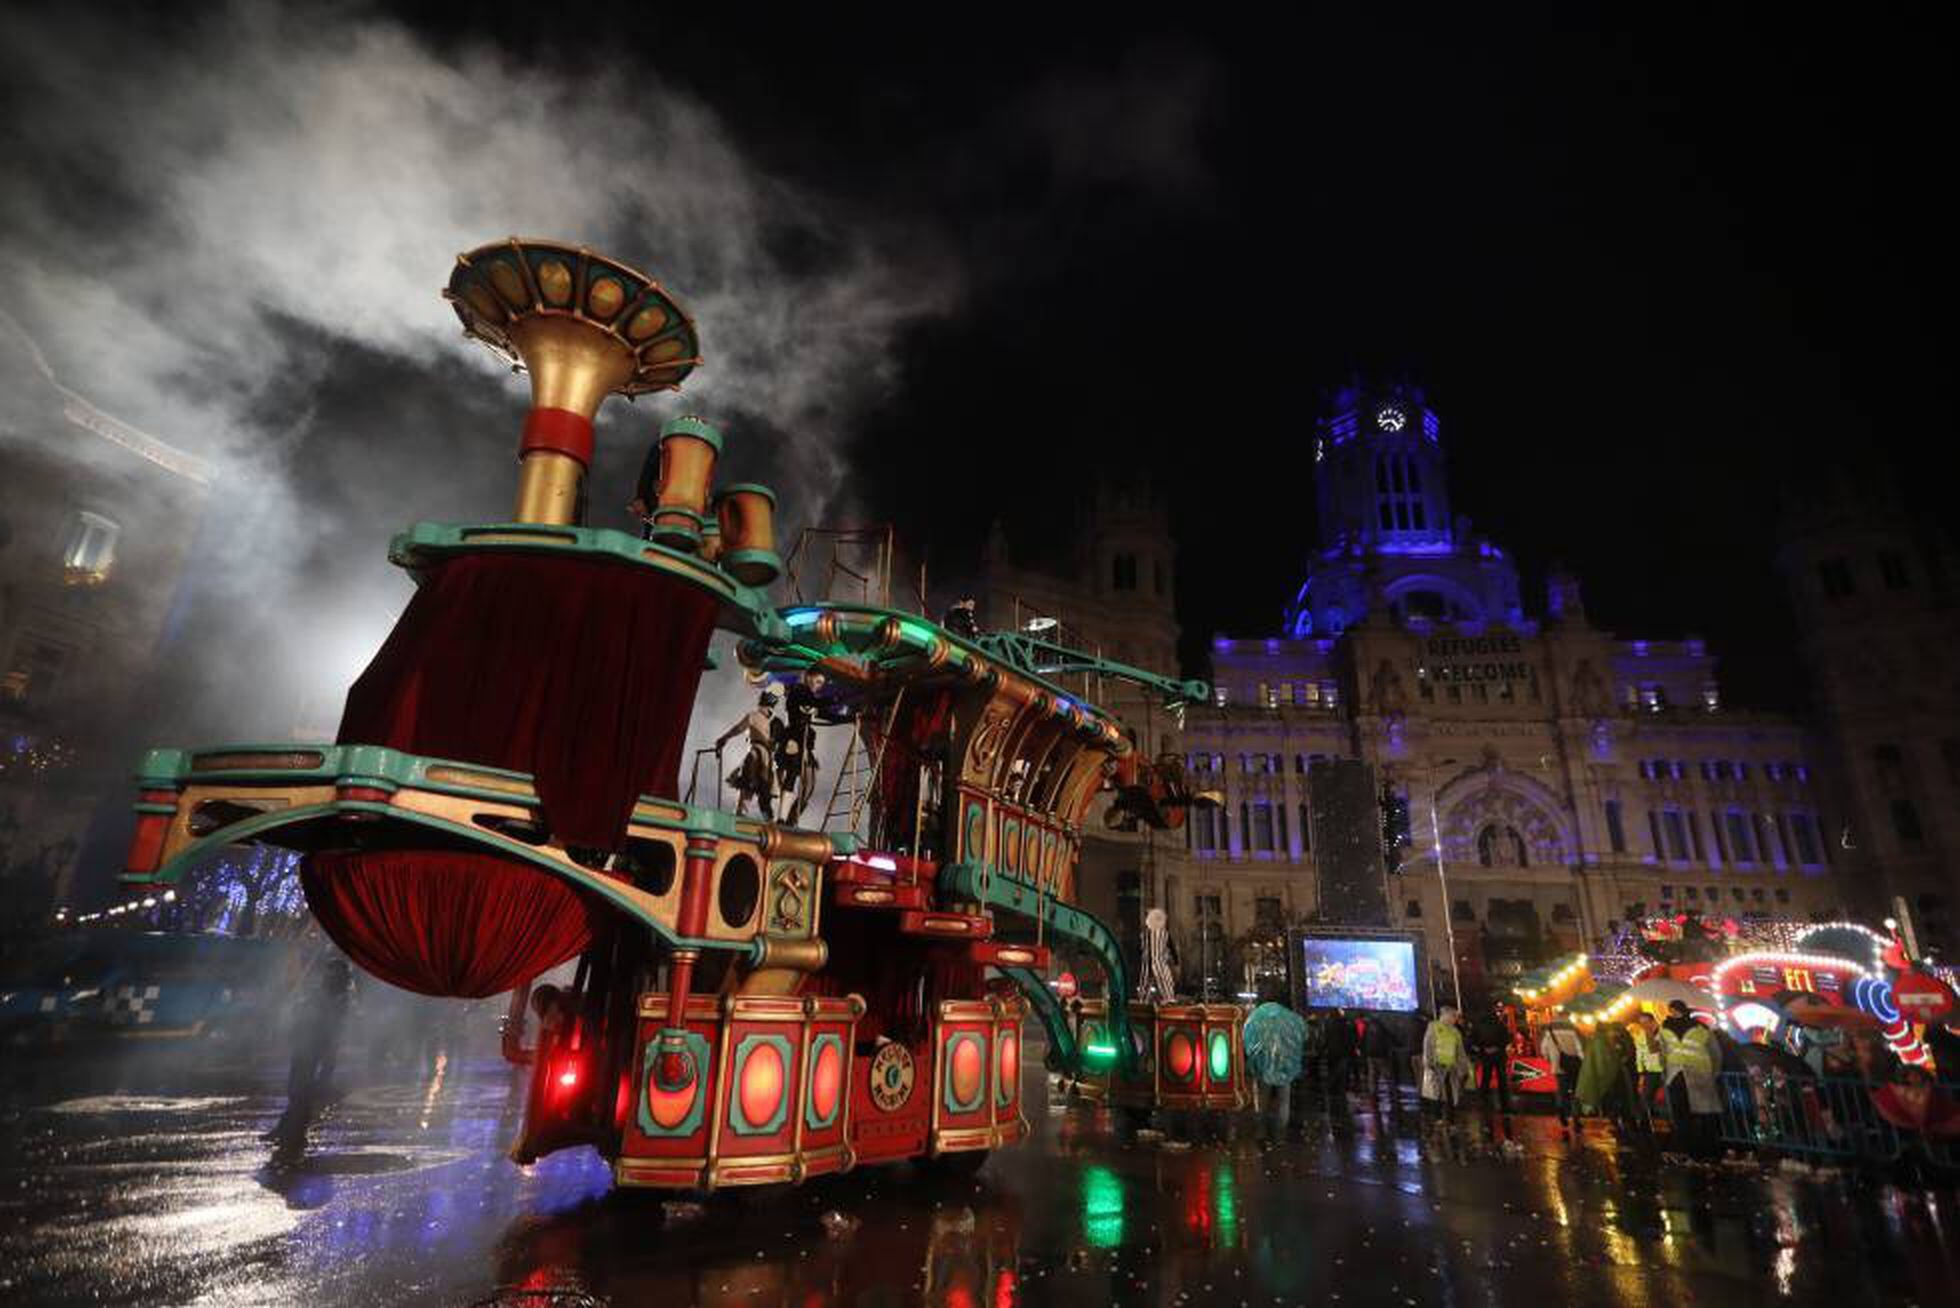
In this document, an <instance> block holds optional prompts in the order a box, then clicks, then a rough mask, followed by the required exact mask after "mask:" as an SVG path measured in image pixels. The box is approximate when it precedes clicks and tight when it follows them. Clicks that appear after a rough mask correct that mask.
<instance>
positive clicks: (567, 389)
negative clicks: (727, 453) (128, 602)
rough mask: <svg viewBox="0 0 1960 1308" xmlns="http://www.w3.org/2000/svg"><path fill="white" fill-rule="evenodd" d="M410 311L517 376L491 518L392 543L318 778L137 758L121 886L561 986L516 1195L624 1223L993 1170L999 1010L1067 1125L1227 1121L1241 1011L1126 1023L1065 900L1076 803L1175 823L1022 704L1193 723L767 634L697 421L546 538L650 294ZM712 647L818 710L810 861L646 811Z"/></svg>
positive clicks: (816, 610)
mask: <svg viewBox="0 0 1960 1308" xmlns="http://www.w3.org/2000/svg"><path fill="white" fill-rule="evenodd" d="M444 295H445V298H446V299H448V300H449V301H450V303H451V304H452V305H453V307H454V308H455V311H456V313H457V315H458V317H459V318H460V319H461V321H462V325H463V330H464V332H465V333H466V334H467V335H469V336H471V337H473V338H475V339H477V340H479V341H481V342H483V343H485V344H486V345H488V346H489V347H491V348H492V349H493V350H494V351H496V352H497V353H498V354H500V355H502V356H504V357H505V358H506V359H507V360H509V361H510V362H511V363H512V364H514V365H516V366H518V367H521V368H522V369H524V370H526V371H528V373H529V374H530V378H531V386H532V407H531V409H530V412H529V415H528V416H527V418H526V420H525V423H524V428H523V437H522V441H521V444H520V446H519V471H518V490H517V500H516V509H515V512H514V514H513V517H512V520H511V521H507V522H497V523H486V524H465V525H455V524H437V523H418V524H416V525H414V526H413V527H411V528H409V529H408V530H407V531H406V532H404V533H402V534H400V535H398V536H397V537H396V538H395V540H394V542H393V544H392V546H391V548H390V552H389V557H390V560H391V561H392V562H393V563H394V564H396V565H397V566H399V567H401V568H404V569H406V570H407V571H408V573H409V574H410V575H411V577H412V578H413V579H414V581H415V583H416V591H415V594H414V596H413V598H412V599H411V600H410V602H409V604H408V606H407V608H406V609H405V610H404V612H403V613H402V615H401V617H400V618H399V620H398V621H397V622H396V624H395V627H394V629H393V631H392V632H391V634H390V635H389V636H388V638H387V640H386V642H385V643H384V644H383V645H382V647H381V649H380V650H379V652H378V653H377V654H376V655H375V657H374V659H373V661H372V662H371V663H370V664H369V665H368V667H367V669H366V670H365V671H364V672H363V673H362V674H361V676H360V678H359V679H358V680H357V681H356V682H355V683H354V685H353V686H352V687H351V689H350V690H349V692H348V696H347V703H346V710H345V714H344V716H343V718H342V721H341V725H340V731H339V738H338V739H337V740H336V741H334V742H333V743H330V744H329V743H321V744H276V745H266V744H242V745H221V746H215V747H210V748H202V749H186V750H176V749H163V750H156V751H152V752H151V753H150V754H149V755H148V756H147V757H146V758H145V760H144V763H143V766H142V770H141V773H140V775H139V778H138V786H139V802H138V804H137V806H136V808H137V813H138V827H137V832H136V835H135V838H134V841H133V844H132V849H131V854H130V857H129V863H128V868H127V871H126V873H125V879H126V880H127V881H129V882H132V883H136V884H141V885H168V884H171V883H174V882H175V881H177V880H178V879H179V878H180V877H181V876H183V874H184V873H185V872H186V871H187V870H189V869H190V868H191V867H193V866H194V865H196V864H197V863H198V862H199V861H200V860H201V859H203V858H205V857H207V856H209V855H210V854H212V853H214V852H216V851H218V850H220V849H222V848H224V847H227V846H231V845H236V844H239V843H250V842H260V843H269V844H274V845H278V846H281V847H284V848H289V849H292V850H296V851H299V852H300V853H301V854H302V855H303V860H302V863H301V878H302V882H303V885H304V888H305V891H306V896H307V901H308V903H309V905H310V907H311V909H312V911H313V914H314V916H315V918H316V919H317V920H318V922H319V924H320V925H321V927H322V929H323V930H324V931H325V932H326V933H327V934H328V935H329V936H330V937H331V938H332V939H333V941H334V942H335V943H336V944H337V945H338V946H339V947H340V948H341V949H342V950H344V951H345V953H346V954H347V955H348V957H349V958H351V959H352V960H353V961H354V962H355V963H357V964H358V965H359V966H361V967H362V968H364V969H366V970H367V971H368V972H370V973H372V974H373V975H374V976H376V977H379V978H380V979H382V980H384V981H387V982H389V983H391V984H393V985H396V986H399V987H402V988H404V989H407V990H411V991H416V992H419V993H422V994H426V995H435V996H451V997H459V998H462V997H484V996H490V995H497V994H503V993H506V992H513V993H516V994H517V995H519V996H522V995H523V994H524V992H525V990H526V989H527V987H529V985H530V984H531V983H532V982H533V981H534V980H535V979H536V978H538V977H539V976H540V975H541V974H543V973H545V972H547V971H549V970H551V969H553V968H556V967H559V966H560V965H561V964H565V963H567V962H569V961H571V960H576V969H575V979H574V980H573V982H572V983H571V985H570V986H569V987H567V988H566V989H565V991H564V999H563V1002H562V1008H561V1009H559V1010H557V1012H556V1013H555V1014H554V1019H555V1020H554V1019H547V1021H546V1022H545V1023H544V1027H545V1029H544V1032H543V1033H542V1034H541V1035H540V1037H539V1040H538V1046H537V1049H536V1052H535V1054H534V1055H532V1056H531V1057H532V1061H533V1075H532V1079H531V1090H530V1099H529V1102H528V1105H527V1112H526V1118H525V1125H524V1129H523V1135H522V1137H521V1138H520V1140H519V1141H518V1142H517V1144H516V1147H515V1149H514V1150H513V1155H514V1156H515V1157H517V1158H518V1159H519V1160H520V1161H528V1160H529V1159H531V1158H534V1157H536V1156H538V1155H540V1154H543V1153H547V1152H550V1151H551V1150H553V1149H558V1148H563V1147H568V1146H573V1145H592V1146H594V1147H596V1148H597V1149H598V1150H599V1152H600V1153H601V1154H603V1155H604V1156H606V1157H607V1158H609V1159H610V1160H611V1162H612V1167H613V1174H614V1177H615V1180H616V1182H617V1183H618V1184H619V1185H622V1186H655V1187H682V1188H696V1187H706V1188H712V1187H716V1186H729V1185H753V1184H769V1183H780V1182H794V1181H800V1180H802V1179H804V1178H806V1177H809V1176H815V1175H819V1174H823V1173H828V1172H839V1171H844V1170H848V1169H850V1168H852V1167H855V1166H857V1165H859V1164H861V1163H872V1162H885V1161H895V1160H899V1159H906V1158H925V1159H933V1160H941V1161H943V1162H945V1163H948V1164H950V1165H954V1166H961V1165H977V1164H978V1163H979V1162H981V1161H984V1159H985V1158H986V1156H987V1153H988V1151H990V1150H992V1149H995V1148H997V1147H999V1146H1002V1145H1004V1144H1008V1143H1010V1142H1012V1141H1015V1140H1017V1139H1019V1138H1021V1137H1022V1136H1023V1135H1025V1134H1026V1133H1027V1131H1028V1122H1027V1118H1026V1116H1025V1114H1024V1112H1023V1106H1022V1103H1021V1086H1022V1082H1023V1078H1022V1075H1021V1037H1022V1029H1023V1024H1024V1021H1025V1018H1026V1016H1027V1015H1028V1014H1029V1012H1030V1011H1032V1012H1033V1013H1034V1015H1035V1016H1036V1017H1037V1018H1039V1020H1040V1021H1041V1022H1042V1023H1043V1026H1044V1028H1045V1030H1046V1034H1047V1043H1048V1058H1049V1062H1050V1065H1051V1066H1053V1067H1054V1068H1055V1069H1056V1070H1058V1071H1059V1072H1060V1073H1062V1074H1063V1075H1064V1076H1065V1077H1066V1078H1068V1079H1069V1080H1070V1081H1071V1082H1072V1083H1073V1084H1075V1085H1076V1086H1078V1087H1079V1088H1082V1089H1084V1090H1086V1091H1088V1092H1091V1093H1093V1094H1095V1095H1099V1096H1104V1097H1108V1098H1110V1099H1111V1100H1112V1101H1113V1102H1125V1103H1130V1104H1132V1105H1136V1106H1145V1107H1149V1106H1169V1107H1237V1106H1242V1105H1244V1104H1245V1103H1246V1102H1247V1101H1248V1096H1247V1090H1246V1083H1245V1078H1244V1071H1243V1068H1242V1067H1241V1065H1240V1064H1241V1059H1240V1057H1239V1049H1240V1040H1239V1025H1238V1024H1239V1022H1240V1020H1241V1016H1240V1014H1239V1010H1237V1009H1236V1008H1233V1007H1229V1006H1203V1005H1180V1004H1177V1003H1175V1002H1174V1001H1173V1000H1171V999H1170V997H1169V996H1163V995H1160V996H1159V997H1158V999H1157V1000H1155V1001H1150V1002H1143V1001H1136V1000H1135V999H1134V998H1133V987H1132V985H1131V980H1130V977H1129V975H1128V971H1127V968H1126V965H1125V962H1124V952H1123V950H1122V949H1121V948H1120V947H1119V944H1118V942H1117V940H1116V939H1115V937H1114V936H1113V935H1112V934H1111V933H1110V931H1109V930H1108V929H1107V928H1106V927H1105V926H1104V925H1103V924H1102V923H1101V922H1099V921H1098V920H1097V919H1096V918H1095V917H1094V916H1093V915H1091V914H1089V913H1088V912H1086V911H1084V910H1083V909H1082V908H1081V907H1080V906H1079V905H1078V904H1077V903H1076V902H1075V901H1076V886H1075V875H1076V872H1075V870H1076V865H1077V862H1078V859H1079V856H1080V852H1081V842H1082V836H1083V823H1084V821H1085V819H1087V818H1088V816H1089V814H1090V813H1091V810H1092V809H1093V808H1095V807H1096V806H1097V804H1098V801H1099V798H1102V799H1107V798H1109V795H1110V792H1114V793H1115V799H1116V807H1117V812H1116V816H1115V818H1114V819H1112V824H1113V825H1114V824H1117V823H1128V824H1129V825H1132V826H1134V825H1135V824H1136V823H1137V822H1139V821H1142V822H1147V823H1149V824H1150V825H1153V826H1167V825H1176V824H1178V823H1181V821H1182V819H1183V816H1184V814H1183V808H1184V807H1185V806H1187V805H1188V804H1189V803H1190V802H1191V799H1190V797H1189V796H1188V795H1187V794H1185V793H1184V792H1183V791H1182V790H1181V787H1179V786H1178V785H1177V784H1175V780H1174V778H1172V779H1169V780H1167V774H1166V773H1164V772H1160V771H1159V770H1158V769H1157V767H1156V766H1155V765H1153V764H1152V763H1151V762H1149V761H1148V760H1145V759H1143V758H1141V757H1139V755H1138V751H1137V747H1136V746H1135V744H1134V743H1133V739H1132V737H1131V735H1130V733H1129V732H1128V731H1127V730H1126V729H1125V728H1124V726H1123V724H1122V723H1121V722H1119V721H1118V720H1117V719H1115V718H1114V717H1112V716H1111V715H1110V714H1109V713H1107V712H1105V711H1104V710H1102V709H1100V708H1098V707H1096V706H1095V705H1093V704H1091V703H1088V702H1085V701H1084V700H1083V699H1082V698H1080V697H1078V696H1075V695H1072V694H1070V693H1069V692H1068V691H1067V690H1066V689H1064V687H1063V686H1062V685H1061V684H1060V683H1059V682H1058V681H1057V680H1056V678H1057V677H1059V676H1062V675H1064V674H1066V673H1069V672H1075V671H1093V672H1094V673H1095V674H1096V675H1098V676H1103V677H1116V678H1121V679H1125V680H1128V681H1131V682H1135V683H1138V684H1141V685H1143V686H1145V687H1148V688H1150V690H1151V691H1152V693H1161V694H1162V696H1163V697H1164V700H1165V702H1166V703H1168V704H1181V703H1185V702H1191V701H1195V700H1199V699H1202V698H1203V697H1204V695H1205V687H1204V685H1203V683H1200V682H1180V681H1174V680H1170V679H1167V678H1163V677H1158V676H1155V675H1153V674H1150V673H1147V672H1144V671H1141V670H1138V669H1133V668H1126V667H1123V666H1121V665H1117V664H1112V663H1109V662H1107V661H1104V660H1100V659H1095V658H1092V657H1091V656H1088V655H1084V654H1080V653H1077V652H1075V651H1071V650H1066V649H1061V648H1058V647H1055V646H1052V645H1046V644H1043V643H1042V642H1039V641H1035V640H1033V639H1031V638H1030V637H1028V636H1026V635H1025V634H1017V633H986V634H982V633H978V632H977V631H967V632H966V633H965V634H959V633H956V632H955V631H952V630H948V629H947V628H946V627H943V626H941V625H939V624H937V623H934V622H932V621H930V620H928V619H927V618H925V617H923V616H920V615H916V614H909V613H902V612H897V611H894V610H891V609H887V608H878V607H872V606H868V605H852V604H838V603H829V602H817V603H808V604H796V605H790V606H785V607H780V608H779V607H777V606H776V605H775V604H774V603H773V602H772V601H771V599H770V598H769V594H768V591H769V588H770V586H771V585H772V583H774V582H776V581H777V579H778V577H779V576H780V574H781V573H782V570H783V565H782V561H781V558H780V557H779V555H778V554H777V546H776V540H775V526H774V514H775V498H774V495H773V494H772V493H771V492H770V491H769V490H768V489H767V488H766V487H763V486H758V485H752V484H737V485H722V486H720V487H718V488H717V486H716V484H715V466H716V463H717V460H718V457H719V455H720V453H721V450H722V437H721V434H720V432H719V431H718V430H717V429H716V428H715V427H714V426H713V425H711V424H710V423H708V422H706V421H703V420H702V419H700V418H697V417H680V418H675V419H672V420H670V421H668V422H667V423H666V424H665V425H664V426H663V427H662V428H661V430H660V444H659V471H658V479H657V485H656V486H655V487H654V495H653V499H652V500H650V501H648V502H647V503H646V504H645V505H644V511H645V519H646V527H645V531H644V533H643V534H642V535H633V534H630V533H627V532H623V531H618V530H612V529H608V528H598V527H588V526H584V525H582V524H583V519H584V516H585V515H584V504H585V476H586V471H587V468H588V467H589V465H590V463H591V459H592V453H593V445H594V427H593V419H594V416H595V415H596V414H597V412H598V409H599V406H600V404H601V403H602V402H603V401H604V399H605V398H606V397H607V396H608V395H611V394H623V395H627V396H633V395H637V394H640V393H644V392H651V391H662V390H674V389H677V388H678V387H679V386H680V384H681V382H682V381H683V380H684V379H685V378H686V377H687V375H688V374H689V373H690V372H691V371H692V370H693V369H694V368H695V367H696V366H697V365H698V364H699V363H700V362H701V359H700V355H699V348H698V341H697V336H696V331H695V326H694V324H693V322H692V321H691V320H690V319H689V317H688V315H687V314H686V313H685V312H683V310H682V309H681V307H680V306H679V304H677V303H676V301H675V300H674V298H673V297H672V296H671V295H670V294H669V293H668V292H667V291H666V290H665V289H664V288H663V287H662V286H661V285H660V284H659V283H658V282H656V281H654V280H653V279H652V278H650V277H648V276H646V275H645V274H643V273H641V272H638V271H636V270H635V269H633V268H630V267H628V266H626V265H624V264H622V263H619V262H616V261H614V260H611V259H608V258H605V257H604V256H602V255H599V254H597V253H594V252H593V251H590V250H588V249H585V248H583V247H573V246H568V245H563V244H559V243H555V242H550V241H537V240H518V239H512V240H510V241H507V242H502V243H497V244H493V245H488V246H484V247H482V248H480V249H477V250H473V251H471V252H470V253H468V254H466V255H463V256H462V257H460V258H459V259H458V261H457V265H456V267H455V270H454V271H453V273H452V275H451V277H450V281H449V285H448V287H447V289H446V291H445V292H444ZM717 630H720V631H727V632H732V633H734V634H735V635H736V637H737V638H738V639H739V645H738V650H739V657H740V659H741V661H742V663H743V664H744V666H745V668H746V670H747V671H748V674H749V677H750V678H751V680H752V681H755V682H757V683H760V684H770V683H775V682H787V683H795V684H801V685H805V686H808V685H811V684H816V683H817V680H818V679H817V678H815V677H814V676H812V675H811V674H814V673H821V674H822V684H823V685H824V686H825V689H826V708H827V711H828V712H829V714H830V717H829V718H828V719H827V720H830V721H836V722H847V723H849V724H851V725H850V732H851V735H852V737H853V739H852V743H851V745H850V752H849V756H848V757H847V759H846V761H845V767H844V768H843V769H840V776H839V782H840V783H842V782H843V780H844V776H843V775H842V773H843V772H846V771H848V772H849V773H850V774H851V775H852V777H853V778H855V780H854V781H853V783H852V788H851V791H850V793H849V795H848V796H847V797H846V801H842V802H835V803H833V805H832V807H831V809H830V810H829V811H827V812H826V814H825V817H824V820H823V821H822V822H820V823H818V824H817V829H812V828H805V827H799V826H795V825H792V824H791V823H790V822H787V821H779V820H777V819H776V814H775V812H774V808H773V805H764V806H763V809H762V812H761V813H760V814H759V815H758V816H753V817H752V816H748V815H746V814H744V813H742V812H740V811H739V810H738V811H735V812H731V811H728V810H725V809H723V808H720V807H711V806H704V805H698V804H695V803H693V802H690V800H691V795H690V798H689V799H685V800H684V799H682V798H680V786H679V779H680V767H681V761H682V756H683V753H684V750H685V744H686V740H687V736H688V727H689V721H690V718H691V716H692V712H693V708H694V705H695V701H696V698H697V696H698V694H699V690H700V682H701V675H702V672H703V671H704V669H705V668H707V667H708V666H709V660H708V646H709V642H710V639H711V638H712V637H713V635H714V634H715V632H716V631H717ZM853 759H855V766H853V764H852V760H853ZM806 798H807V797H806ZM793 812H795V813H797V814H798V815H799V816H800V814H801V813H802V807H801V804H800V803H799V804H798V806H797V807H796V808H795V809H794V810H793ZM1058 951H1061V952H1063V953H1065V954H1066V955H1067V956H1068V957H1070V958H1073V959H1083V960H1087V961H1090V962H1093V963H1094V964H1096V965H1098V966H1099V967H1100V969H1101V973H1102V980H1103V985H1102V989H1103V995H1102V997H1101V998H1100V999H1098V1000H1093V1001H1088V1002H1087V1003H1086V1005H1085V1003H1084V1002H1083V1001H1076V1002H1073V1003H1065V1002H1064V1001H1062V1000H1060V999H1058V998H1057V997H1056V995H1055V994H1054V992H1053V991H1052V990H1051V988H1050V986H1049V985H1048V983H1047V980H1046V976H1047V973H1048V971H1049V968H1050V963H1051V958H1052V957H1053V956H1054V955H1055V954H1056V953H1057V952H1058ZM517 1011H518V1012H519V1013H520V1014H521V1011H522V1010H521V1009H518V1010H517Z"/></svg>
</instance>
